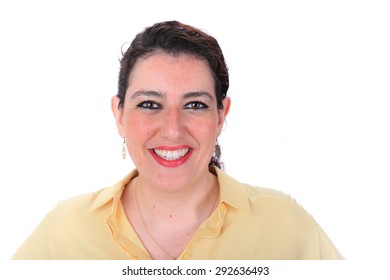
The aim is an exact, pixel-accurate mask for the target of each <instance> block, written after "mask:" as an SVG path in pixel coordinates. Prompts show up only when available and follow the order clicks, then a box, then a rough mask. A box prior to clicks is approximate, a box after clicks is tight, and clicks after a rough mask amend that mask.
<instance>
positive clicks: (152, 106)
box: [137, 101, 162, 110]
mask: <svg viewBox="0 0 390 280" xmlns="http://www.w3.org/2000/svg"><path fill="white" fill-rule="evenodd" d="M137 107H138V108H142V109H146V110H157V109H161V108H162V106H161V105H160V104H159V103H157V102H154V101H144V102H141V103H139V104H138V105H137Z"/></svg>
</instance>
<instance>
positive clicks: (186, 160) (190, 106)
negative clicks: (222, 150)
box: [112, 52, 230, 189]
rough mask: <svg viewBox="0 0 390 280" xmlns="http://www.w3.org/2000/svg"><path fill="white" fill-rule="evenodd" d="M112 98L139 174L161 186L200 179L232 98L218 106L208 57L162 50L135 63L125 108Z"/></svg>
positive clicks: (121, 132)
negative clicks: (220, 107) (206, 59)
mask: <svg viewBox="0 0 390 280" xmlns="http://www.w3.org/2000/svg"><path fill="white" fill-rule="evenodd" d="M118 103H119V99H118V98H117V97H113V102H112V109H113V111H114V115H115V118H116V123H117V127H118V130H119V134H120V135H121V136H122V137H125V138H126V144H127V149H128V152H129V154H130V156H131V158H132V160H133V162H134V164H135V165H136V167H137V169H138V171H139V175H140V177H142V178H143V180H149V181H150V183H154V184H156V183H157V184H158V185H159V186H161V187H162V188H170V189H173V188H179V187H181V186H184V185H186V184H191V183H196V182H198V181H199V180H201V179H202V177H204V176H205V175H207V174H208V173H209V171H208V164H209V161H210V158H211V156H212V154H213V152H214V147H215V142H216V139H217V137H218V136H219V134H220V133H221V129H222V126H223V124H224V120H225V116H226V115H227V113H228V111H229V107H230V99H229V98H225V99H224V100H223V105H224V109H222V110H218V108H217V99H216V94H215V89H214V79H213V76H212V73H211V70H210V68H209V66H208V64H207V62H206V61H205V60H201V59H199V58H196V57H194V56H190V55H186V54H180V55H176V56H173V55H171V54H167V53H163V52H161V53H160V52H159V53H155V54H152V55H151V56H148V57H147V58H144V59H142V60H140V61H139V62H138V63H137V64H136V66H135V67H134V69H133V71H132V73H131V75H130V79H129V86H128V89H127V91H126V97H125V100H124V105H123V108H121V109H118Z"/></svg>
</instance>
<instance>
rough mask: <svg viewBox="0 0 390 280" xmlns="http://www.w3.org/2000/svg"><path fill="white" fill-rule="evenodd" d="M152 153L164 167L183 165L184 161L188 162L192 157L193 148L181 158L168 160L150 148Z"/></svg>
mask: <svg viewBox="0 0 390 280" xmlns="http://www.w3.org/2000/svg"><path fill="white" fill-rule="evenodd" d="M149 151H150V153H151V154H152V156H153V158H154V159H155V160H156V161H157V163H158V164H160V165H162V166H164V167H170V168H173V167H178V166H180V165H183V164H184V163H186V162H187V160H188V159H189V158H190V156H191V154H192V149H190V150H189V151H188V153H187V154H186V155H185V156H184V157H181V158H178V159H175V160H166V159H163V158H161V157H159V156H158V155H157V154H156V153H155V152H154V151H153V150H149Z"/></svg>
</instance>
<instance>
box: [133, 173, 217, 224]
mask: <svg viewBox="0 0 390 280" xmlns="http://www.w3.org/2000/svg"><path fill="white" fill-rule="evenodd" d="M130 188H131V189H133V190H132V192H134V190H136V192H137V199H138V203H139V204H140V205H141V208H145V210H148V212H149V211H150V214H152V213H154V214H156V215H157V214H158V216H160V218H161V216H166V217H170V218H171V217H172V215H175V216H176V217H177V218H179V217H180V216H183V217H184V218H185V219H189V218H190V217H192V218H196V217H198V218H201V217H202V216H204V215H205V213H204V212H205V210H206V209H210V208H211V207H214V201H215V200H217V199H218V197H219V188H218V183H217V178H216V176H214V175H213V174H211V173H208V176H204V177H203V178H202V180H199V181H196V182H193V183H192V184H191V185H187V186H183V187H181V188H176V189H175V190H166V189H161V188H160V187H158V186H153V185H151V184H150V183H149V182H148V181H147V180H143V178H142V177H141V176H139V177H137V178H134V179H133V180H132V182H131V184H130ZM211 204H213V205H211ZM210 205H211V206H210ZM207 214H208V213H207ZM206 218H207V217H206Z"/></svg>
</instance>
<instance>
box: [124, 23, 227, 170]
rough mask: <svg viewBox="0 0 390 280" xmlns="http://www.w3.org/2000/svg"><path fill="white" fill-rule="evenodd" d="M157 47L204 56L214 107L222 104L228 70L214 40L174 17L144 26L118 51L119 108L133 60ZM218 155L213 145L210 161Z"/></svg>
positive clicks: (165, 50)
mask: <svg viewBox="0 0 390 280" xmlns="http://www.w3.org/2000/svg"><path fill="white" fill-rule="evenodd" d="M159 51H163V52H166V53H170V54H173V55H178V54H183V53H184V54H189V55H194V56H196V57H199V58H200V59H205V60H206V61H207V62H208V65H209V66H210V69H211V72H212V74H213V78H214V84H215V94H216V98H217V106H218V109H222V108H223V104H222V100H223V99H224V98H225V97H226V94H227V91H228V88H229V73H228V68H227V66H226V63H225V58H224V56H223V53H222V50H221V48H220V46H219V44H218V42H217V40H216V39H215V38H214V37H212V36H210V35H208V34H207V33H205V32H203V31H201V30H199V29H197V28H195V27H192V26H189V25H186V24H183V23H180V22H178V21H165V22H160V23H156V24H154V25H152V26H150V27H147V28H146V29H145V30H144V31H143V32H141V33H138V34H137V36H136V37H135V38H134V40H133V41H132V42H131V44H130V46H129V47H128V49H127V50H126V51H125V52H124V53H123V52H122V58H121V59H120V72H119V78H118V93H117V96H118V98H119V105H118V106H119V107H120V108H121V107H123V104H124V100H125V95H126V90H127V88H128V86H129V85H128V83H129V77H130V74H131V72H132V70H133V68H134V66H135V65H136V63H137V62H138V61H139V59H141V58H145V57H147V56H149V55H151V54H153V53H156V52H159ZM219 159H220V149H219V146H217V147H216V151H215V153H214V155H213V157H212V159H211V161H210V165H215V166H217V167H219V168H221V167H222V165H221V163H220V162H219Z"/></svg>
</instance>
